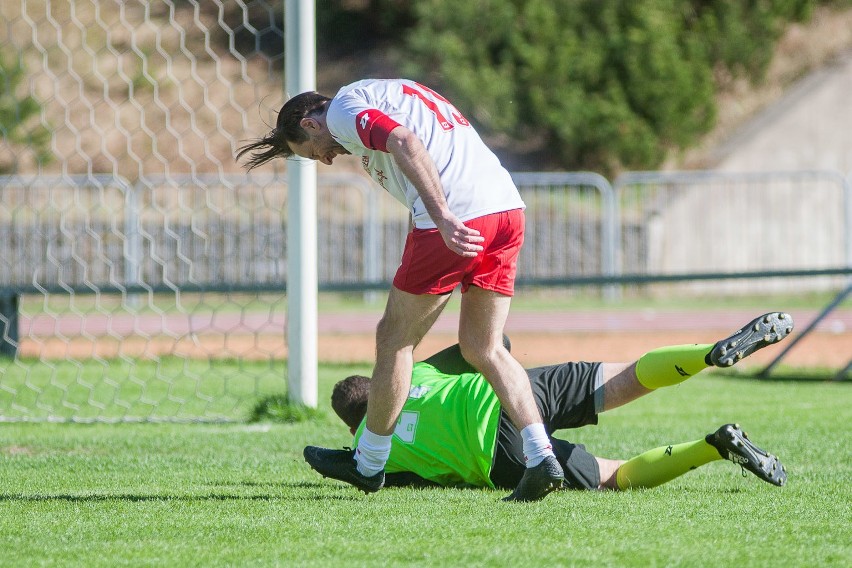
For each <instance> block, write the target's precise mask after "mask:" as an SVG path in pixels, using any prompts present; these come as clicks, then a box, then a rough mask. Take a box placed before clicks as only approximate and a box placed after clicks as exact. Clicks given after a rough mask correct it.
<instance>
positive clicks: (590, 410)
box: [491, 363, 601, 489]
mask: <svg viewBox="0 0 852 568" xmlns="http://www.w3.org/2000/svg"><path fill="white" fill-rule="evenodd" d="M600 366H601V364H600V363H563V364H561V365H549V366H547V367H538V368H536V369H527V375H529V378H530V383H531V385H532V390H533V396H534V397H535V401H536V405H538V409H539V412H541V416H542V419H543V420H544V428H545V430H547V434H548V435H551V439H552V441H553V453H554V454H556V458H557V459H558V460H559V463H561V464H562V467H563V469H564V470H565V481H566V483H567V485H568V486H569V487H570V488H572V489H597V488H598V486H599V485H600V477H601V473H600V468H599V467H598V462H597V460H596V459H595V457H594V456H593V455H592V454H590V453H588V452H587V451H586V448H585V446H583V445H582V444H572V443H570V442H567V441H565V440H560V439H558V438H553V437H552V434H553V432H555V431H556V430H562V429H565V428H579V427H581V426H586V425H588V424H597V423H598V416H597V413H596V412H595V394H594V393H595V379H596V377H597V374H598V369H599V368H600ZM524 469H526V465H525V464H524V450H523V441H522V440H521V433H520V432H519V431H518V429H517V428H515V426H514V424H512V421H511V420H509V417H508V416H507V415H506V413H505V411H503V410H502V409H501V410H500V422H499V426H498V428H497V448H496V451H495V452H494V463H493V464H492V467H491V481H492V482H493V483H494V485H495V486H497V487H500V488H504V489H514V488H515V487H516V486H517V485H518V483H519V482H520V481H521V477H523V475H524Z"/></svg>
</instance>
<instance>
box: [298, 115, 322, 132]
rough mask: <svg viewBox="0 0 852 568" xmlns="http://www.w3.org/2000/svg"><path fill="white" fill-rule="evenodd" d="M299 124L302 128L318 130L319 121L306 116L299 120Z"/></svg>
mask: <svg viewBox="0 0 852 568" xmlns="http://www.w3.org/2000/svg"><path fill="white" fill-rule="evenodd" d="M299 126H301V127H302V130H311V131H318V130H320V123H319V121H318V120H317V119H316V118H313V117H310V116H306V117H305V118H303V119H302V120H300V121H299Z"/></svg>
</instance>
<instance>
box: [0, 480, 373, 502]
mask: <svg viewBox="0 0 852 568" xmlns="http://www.w3.org/2000/svg"><path fill="white" fill-rule="evenodd" d="M257 486H268V487H270V488H272V487H279V488H281V489H283V490H287V489H317V490H322V489H329V486H328V485H324V484H321V483H304V482H301V483H263V484H257ZM343 489H345V488H343ZM359 495H360V494H359V493H356V492H355V491H352V492H351V494H349V492H340V494H339V495H338V494H331V495H329V494H326V493H323V494H321V495H319V494H299V495H287V494H260V495H257V494H255V495H239V494H232V493H215V492H211V493H198V494H186V495H169V494H150V495H145V494H135V493H89V494H80V495H75V494H70V493H33V494H20V493H18V494H0V503H4V502H5V503H14V502H24V503H27V502H28V503H40V502H52V501H55V502H67V503H98V502H108V501H129V502H134V503H136V502H158V501H159V502H168V501H357V500H358V499H359Z"/></svg>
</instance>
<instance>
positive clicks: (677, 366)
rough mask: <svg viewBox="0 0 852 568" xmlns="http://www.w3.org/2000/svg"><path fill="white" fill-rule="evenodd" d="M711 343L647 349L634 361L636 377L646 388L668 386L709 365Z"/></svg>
mask: <svg viewBox="0 0 852 568" xmlns="http://www.w3.org/2000/svg"><path fill="white" fill-rule="evenodd" d="M711 349H713V346H712V345H704V344H694V345H673V346H671V347H661V348H659V349H654V350H653V351H648V352H647V353H645V354H644V355H642V356H641V357H639V361H637V362H636V379H637V380H638V381H639V382H640V383H641V384H642V386H644V387H645V388H648V389H652V390H653V389H658V388H660V387H670V386H672V385H676V384H678V383H682V382H683V381H685V380H686V379H688V378H689V377H691V376H692V375H694V374H696V373H698V372H699V371H701V370H703V369H706V368H707V367H709V366H710V365H709V363H708V362H707V360H706V356H707V354H708V353H709V352H710V350H711Z"/></svg>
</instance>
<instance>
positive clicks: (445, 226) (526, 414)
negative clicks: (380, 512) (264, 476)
mask: <svg viewBox="0 0 852 568" xmlns="http://www.w3.org/2000/svg"><path fill="white" fill-rule="evenodd" d="M249 152H251V155H250V158H249V160H248V162H247V167H248V168H249V169H252V168H254V167H257V166H259V165H261V164H264V163H266V162H268V161H269V160H272V159H274V158H276V157H284V158H288V157H292V156H293V155H296V156H301V157H303V158H308V159H311V160H319V161H320V162H322V163H324V164H327V165H331V164H332V162H333V161H334V159H335V158H336V157H337V156H339V155H343V154H354V155H358V156H361V165H362V166H363V168H364V169H365V170H366V171H367V173H368V174H369V175H370V177H372V178H373V180H375V181H376V183H378V184H379V185H380V186H381V187H382V188H384V189H385V190H386V191H387V192H388V193H390V194H391V195H392V196H393V197H395V198H396V199H397V200H398V201H400V202H402V203H403V204H405V205H406V206H407V207H408V208H409V210H410V212H411V218H412V220H413V223H414V228H413V229H412V231H411V233H409V235H408V238H407V240H406V243H405V248H404V250H403V254H402V262H401V264H400V267H399V269H398V270H397V273H396V276H395V277H394V280H393V286H392V288H391V290H390V294H389V296H388V302H387V306H386V307H385V312H384V315H383V316H382V319H381V321H380V322H379V324H378V327H377V329H376V365H375V368H374V370H373V376H372V380H371V382H370V396H369V402H368V406H367V418H366V428H365V430H364V432H363V435H362V436H361V438H360V439H359V441H358V447H357V448H356V450H354V451H353V450H329V449H323V448H314V449H313V450H312V451H311V455H310V456H306V458H307V459H308V461H309V462H310V463H311V465H312V466H313V467H314V469H316V470H317V471H319V472H320V473H322V474H323V475H325V476H328V477H332V478H335V479H339V480H341V481H345V482H347V483H350V484H352V485H354V486H356V487H358V488H359V489H361V490H363V491H365V492H374V491H378V490H379V489H381V488H382V486H383V485H384V466H385V463H386V462H387V460H388V456H389V454H390V449H391V438H392V436H393V431H394V427H395V425H396V422H397V418H398V416H399V414H400V411H401V410H402V406H403V404H404V403H405V401H406V399H407V397H408V396H409V389H410V386H411V372H412V367H413V365H414V360H413V352H414V348H415V347H416V346H417V344H418V343H419V342H420V340H421V339H422V338H423V336H424V335H425V334H426V332H428V331H429V329H430V328H431V327H432V324H433V323H434V322H435V320H436V319H437V317H438V315H439V314H440V313H441V311H442V310H443V308H444V306H446V304H447V301H448V300H449V297H450V294H451V293H452V291H453V289H454V288H455V287H456V286H458V285H461V291H462V302H461V314H460V321H459V345H460V348H461V352H462V354H463V356H464V358H465V359H466V360H467V361H469V362H470V363H471V364H472V365H473V366H474V367H476V368H477V369H478V370H479V371H480V372H481V373H482V374H483V375H484V376H485V378H486V379H487V380H488V382H489V383H490V384H491V386H492V387H493V389H494V391H495V393H496V394H497V396H498V398H499V399H500V402H501V403H502V405H503V408H504V409H505V411H506V412H507V414H508V415H509V417H510V419H511V420H512V422H513V423H514V424H515V426H516V427H517V428H518V430H520V432H521V436H522V439H523V452H524V458H525V461H526V466H527V469H526V470H525V473H524V475H523V477H522V479H521V481H520V483H519V484H518V486H517V488H516V489H515V491H513V492H512V494H511V495H509V496H508V497H507V498H506V499H507V500H523V501H533V500H537V499H541V498H543V497H544V496H546V495H547V494H548V493H549V492H550V491H552V490H554V489H556V488H557V487H559V486H560V485H561V483H562V481H563V479H564V475H563V470H562V466H561V465H560V464H559V462H558V461H557V460H556V458H555V456H554V453H553V449H552V447H551V443H550V440H549V439H548V436H547V433H546V431H545V428H544V425H543V423H542V419H541V415H540V413H539V411H538V408H537V406H536V403H535V400H534V398H533V394H532V389H531V387H530V384H529V380H528V379H527V375H526V373H525V372H524V369H523V367H521V365H520V363H518V362H517V361H516V360H515V359H514V357H513V356H512V355H511V354H510V353H509V351H508V350H507V349H506V348H505V347H504V346H503V343H502V337H503V328H504V325H505V323H506V318H507V316H508V313H509V305H510V302H511V297H512V295H513V294H514V282H515V273H516V269H517V258H518V252H519V251H520V248H521V245H522V244H523V237H524V214H523V210H524V207H525V206H524V202H523V201H522V199H521V197H520V194H519V193H518V190H517V188H516V187H515V185H514V183H513V182H512V179H511V176H510V175H509V172H508V171H506V169H505V168H503V166H502V165H501V164H500V161H499V160H498V158H497V156H495V155H494V153H493V152H491V150H490V149H488V147H487V146H486V145H485V144H484V143H483V141H482V139H481V138H480V137H479V135H478V134H477V133H476V131H475V130H474V128H473V127H472V126H471V124H470V122H468V121H467V120H466V119H465V118H464V116H463V115H462V114H461V113H460V112H459V111H458V110H457V109H456V108H455V107H454V106H453V105H452V104H451V103H450V102H449V101H448V100H447V99H445V98H444V97H442V96H441V95H439V94H438V93H436V92H435V91H433V90H432V89H429V88H428V87H424V86H423V85H420V84H418V83H416V82H414V81H409V80H364V81H359V82H356V83H353V84H351V85H347V86H345V87H343V88H342V89H340V91H338V93H337V95H335V96H334V98H331V99H330V98H328V97H326V96H323V95H320V94H318V93H315V92H307V93H302V94H300V95H297V96H295V97H293V98H292V99H290V100H289V101H287V102H286V103H285V104H284V106H283V107H282V108H281V111H280V112H279V114H278V120H277V123H276V127H275V129H274V130H273V131H272V132H270V133H269V134H268V135H267V136H266V137H264V138H261V139H259V140H257V141H255V142H253V143H250V144H248V145H246V146H244V147H243V148H241V149H240V152H239V154H238V155H237V157H238V158H240V157H242V156H243V155H245V154H246V153H249Z"/></svg>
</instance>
